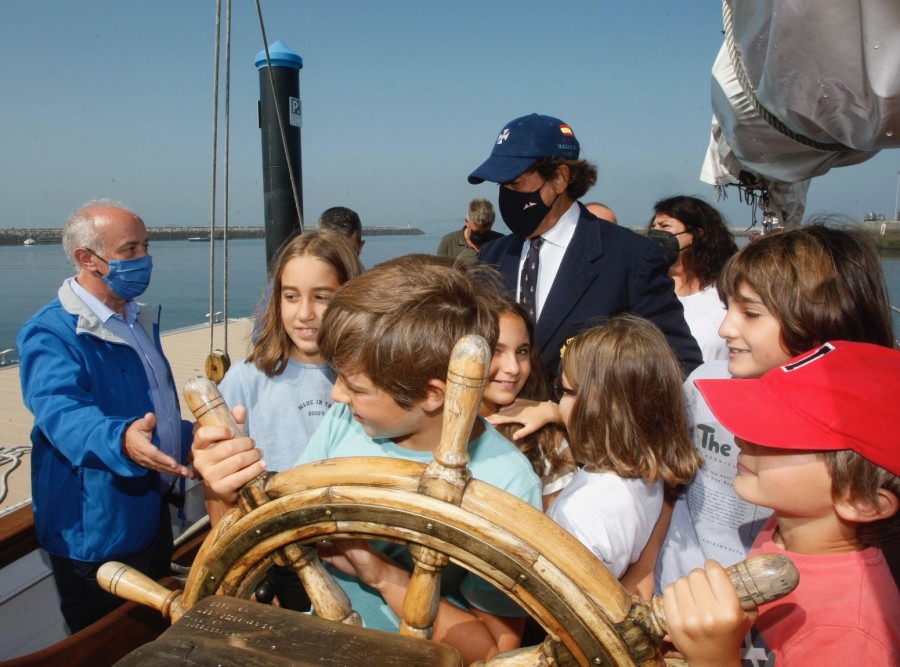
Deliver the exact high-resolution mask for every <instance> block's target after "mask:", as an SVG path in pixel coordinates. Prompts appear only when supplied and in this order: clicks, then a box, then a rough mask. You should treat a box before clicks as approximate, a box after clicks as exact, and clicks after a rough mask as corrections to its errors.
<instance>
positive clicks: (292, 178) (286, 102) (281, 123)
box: [255, 40, 303, 273]
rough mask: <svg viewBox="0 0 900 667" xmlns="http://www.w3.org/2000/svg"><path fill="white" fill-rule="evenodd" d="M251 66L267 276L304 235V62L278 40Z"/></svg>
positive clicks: (261, 53) (260, 53) (259, 54)
mask: <svg viewBox="0 0 900 667" xmlns="http://www.w3.org/2000/svg"><path fill="white" fill-rule="evenodd" d="M270 62H271V67H269V63H270ZM255 65H256V67H257V69H259V127H260V130H261V134H262V168H263V191H264V194H265V229H266V269H267V271H268V272H269V273H271V270H272V264H273V262H274V261H275V256H276V254H277V253H278V250H279V248H281V245H282V244H283V243H284V242H285V241H286V240H287V239H289V238H291V237H292V236H294V235H295V234H297V233H299V232H302V231H303V183H302V165H301V159H300V126H301V116H302V114H301V103H300V70H301V69H302V67H303V58H301V57H300V56H299V55H297V54H296V53H294V52H293V51H291V50H290V49H289V48H288V47H287V46H285V45H284V44H283V43H282V42H281V41H280V40H279V41H276V42H274V43H273V44H271V45H270V46H269V48H268V49H267V50H263V51H260V52H259V53H258V54H257V56H256V61H255Z"/></svg>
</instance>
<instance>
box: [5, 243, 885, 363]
mask: <svg viewBox="0 0 900 667" xmlns="http://www.w3.org/2000/svg"><path fill="white" fill-rule="evenodd" d="M443 234H444V232H429V233H426V234H422V235H417V236H367V237H366V245H365V247H364V248H363V252H362V261H363V264H364V265H365V266H367V267H371V266H374V265H375V264H378V263H379V262H383V261H385V260H387V259H391V258H393V257H399V256H400V255H406V254H409V253H417V252H418V253H431V252H434V251H435V250H436V249H437V246H438V243H439V242H440V239H441V237H442V236H443ZM215 250H216V264H217V267H216V272H215V275H216V278H215V280H216V283H215V294H216V298H215V305H214V309H213V312H221V311H223V310H224V299H223V295H222V293H223V285H222V277H221V276H222V261H223V252H222V250H223V248H222V243H221V242H217V243H216V249H215ZM209 251H210V248H209V244H208V243H196V242H193V243H192V242H189V241H154V243H153V246H152V254H153V280H152V282H151V284H150V289H148V290H147V292H146V294H145V295H144V296H143V297H142V298H141V300H142V301H146V302H148V303H161V304H162V305H163V311H162V327H163V330H164V331H170V330H173V329H179V328H182V327H186V326H191V325H195V324H200V323H203V322H206V321H208V320H207V313H209V312H210V309H209V305H210V299H209V292H210V290H209V284H210V280H209V274H210V270H209ZM228 253H229V256H228V265H229V280H228V316H229V317H245V316H248V315H250V314H251V313H252V312H253V310H254V308H255V306H256V303H257V301H258V300H259V297H260V295H261V293H262V289H263V287H264V284H265V279H266V270H265V241H264V240H263V239H248V240H235V241H229V243H228ZM883 264H884V269H885V274H886V276H887V281H888V288H889V291H890V294H891V301H892V303H894V304H895V305H897V306H900V257H898V256H891V257H884V258H883ZM73 273H74V270H73V269H72V266H71V265H70V264H69V263H68V262H67V261H66V258H65V255H64V253H63V250H62V246H61V245H37V246H29V247H25V246H0V350H6V349H9V348H15V345H16V332H17V331H18V330H19V327H21V326H22V325H23V324H24V323H25V322H26V321H27V320H28V318H29V317H31V316H32V315H33V314H34V312H35V311H36V310H38V309H39V308H40V307H41V306H43V305H44V304H46V303H47V302H49V301H50V300H51V299H53V298H54V297H55V296H56V291H57V290H58V289H59V286H60V285H61V284H62V281H63V280H65V279H66V278H67V277H69V276H71V275H72V274H73ZM894 327H895V330H896V331H897V332H898V333H900V316H898V314H897V313H894ZM9 357H10V359H14V358H16V357H17V355H16V354H15V352H13V353H12V354H10V355H9Z"/></svg>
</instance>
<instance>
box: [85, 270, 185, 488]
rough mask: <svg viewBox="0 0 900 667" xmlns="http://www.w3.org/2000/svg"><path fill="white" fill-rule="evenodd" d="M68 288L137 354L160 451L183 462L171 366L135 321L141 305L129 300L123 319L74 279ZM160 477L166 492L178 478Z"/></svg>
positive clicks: (178, 414)
mask: <svg viewBox="0 0 900 667" xmlns="http://www.w3.org/2000/svg"><path fill="white" fill-rule="evenodd" d="M69 286H70V287H71V288H72V291H73V292H74V293H75V295H76V296H77V297H78V298H79V299H81V300H82V301H83V302H84V305H86V306H87V307H88V308H90V310H91V312H93V313H94V315H96V316H97V317H98V318H99V319H100V321H101V322H103V325H104V326H105V327H106V328H107V329H109V331H110V333H112V334H114V335H115V336H117V337H119V338H121V339H122V340H123V341H124V342H125V344H126V345H128V347H130V348H131V349H133V350H134V351H135V352H137V353H138V357H139V358H140V360H141V363H142V364H143V366H144V373H145V374H146V375H147V381H148V382H149V383H150V394H151V397H152V399H153V410H154V414H155V415H156V435H157V437H158V438H159V448H160V449H161V450H162V451H163V452H165V453H166V454H168V455H169V456H171V457H172V458H174V459H175V460H176V461H178V462H180V461H181V413H180V411H179V410H178V400H177V397H176V395H175V392H174V391H173V387H174V386H175V383H174V380H173V379H172V374H171V371H170V370H169V364H168V363H166V360H165V358H164V357H163V355H162V352H160V351H159V350H158V349H157V348H156V345H154V344H153V339H152V338H151V337H150V335H149V334H148V333H147V332H146V331H145V330H144V327H142V326H141V325H140V324H138V323H137V321H136V320H137V316H138V313H139V312H141V304H139V303H138V302H137V301H134V300H129V301H126V302H125V316H124V317H123V316H122V315H120V314H119V313H117V312H115V311H114V310H112V309H111V308H110V307H109V306H107V305H106V304H105V303H103V302H102V301H100V299H98V298H97V297H96V296H94V295H93V294H91V293H90V292H88V291H87V290H86V289H84V287H82V286H81V285H79V284H78V281H77V280H75V278H70V279H69ZM140 416H141V417H143V415H140ZM160 477H161V479H162V486H163V489H164V490H167V489H168V488H169V487H170V486H171V485H172V483H173V481H174V479H175V478H174V477H173V476H172V475H160Z"/></svg>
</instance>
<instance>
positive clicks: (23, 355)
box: [16, 282, 192, 562]
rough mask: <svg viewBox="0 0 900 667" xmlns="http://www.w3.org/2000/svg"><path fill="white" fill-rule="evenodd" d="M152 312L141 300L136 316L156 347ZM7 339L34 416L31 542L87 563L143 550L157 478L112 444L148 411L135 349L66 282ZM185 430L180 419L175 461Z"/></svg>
mask: <svg viewBox="0 0 900 667" xmlns="http://www.w3.org/2000/svg"><path fill="white" fill-rule="evenodd" d="M159 312H160V308H159V307H158V306H155V307H148V306H142V308H141V311H140V313H139V314H138V317H137V321H138V323H139V324H140V325H141V326H142V327H144V329H145V331H147V333H148V334H149V336H150V338H151V340H153V342H154V344H155V345H156V347H157V348H158V349H160V351H162V346H161V344H160V339H159ZM16 343H17V346H18V348H19V359H20V361H19V370H20V375H21V381H22V395H23V397H24V399H25V405H26V407H27V408H28V409H29V410H30V411H31V413H32V414H33V415H34V428H33V429H32V431H31V442H32V446H33V449H32V452H31V486H32V503H33V508H34V524H35V529H36V531H37V537H38V541H39V542H40V544H41V546H42V547H43V548H44V549H45V550H46V551H48V552H49V553H51V554H54V555H57V556H62V557H65V558H72V559H75V560H81V561H89V562H102V561H106V560H111V559H115V558H120V557H123V556H126V555H129V554H132V553H136V552H138V551H142V550H144V549H146V548H147V547H148V546H149V545H150V543H151V541H152V540H153V538H154V537H155V536H156V531H157V528H158V527H159V512H160V507H161V505H162V503H161V498H160V480H159V475H158V474H157V473H156V472H154V471H151V470H147V469H146V468H142V467H141V466H139V465H137V464H136V463H134V462H133V461H131V459H129V458H128V457H127V456H125V453H124V451H123V449H122V436H123V435H124V433H125V430H126V429H127V428H128V426H129V424H131V423H132V422H134V421H136V420H137V419H140V418H141V417H143V416H144V414H146V413H147V412H153V411H154V408H153V401H152V398H151V394H150V384H149V382H148V381H147V376H146V374H145V373H144V368H143V365H142V363H141V360H140V358H139V357H138V353H137V352H135V351H134V350H133V349H132V348H131V347H129V346H128V345H127V344H125V342H124V341H123V340H122V339H120V338H118V337H117V336H114V335H113V334H112V333H110V331H109V330H108V329H106V327H105V326H104V325H103V323H102V322H101V321H100V320H99V318H98V317H97V316H96V315H95V314H94V313H93V312H92V311H91V310H90V309H89V308H88V307H87V306H86V305H85V304H84V302H83V301H82V300H81V299H79V298H78V296H77V295H76V294H75V293H74V292H73V291H72V288H71V287H70V286H69V284H68V282H65V283H63V285H62V287H60V289H59V293H58V298H56V299H55V300H54V301H52V302H51V303H49V304H48V305H46V306H44V307H43V308H42V309H41V310H39V311H38V312H37V313H35V315H34V316H33V317H32V318H31V319H30V320H28V322H26V323H25V325H24V326H23V327H22V328H21V329H20V330H19V334H18V336H17V337H16ZM169 374H170V375H171V370H170V373H169ZM172 391H173V392H174V391H175V387H174V384H173V386H172ZM191 427H192V425H191V423H190V422H188V421H184V420H182V459H183V457H184V452H185V451H186V450H187V449H188V448H189V446H190V443H191V441H192V433H191ZM154 444H156V445H157V446H158V445H159V443H158V441H157V435H156V433H155V432H154ZM182 462H183V461H182Z"/></svg>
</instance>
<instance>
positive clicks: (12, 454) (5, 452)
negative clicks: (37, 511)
mask: <svg viewBox="0 0 900 667" xmlns="http://www.w3.org/2000/svg"><path fill="white" fill-rule="evenodd" d="M30 452H31V445H17V446H15V447H10V448H9V449H5V448H3V447H0V466H5V465H6V464H7V463H12V465H11V466H10V467H9V468H6V469H5V470H3V472H2V473H0V503H2V502H3V501H4V500H6V495H7V494H8V493H9V484H8V483H7V480H8V479H9V476H10V475H11V474H12V472H13V470H15V469H16V468H18V467H19V466H20V465H21V464H22V457H23V456H24V455H25V454H28V453H30ZM29 500H30V499H29Z"/></svg>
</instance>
